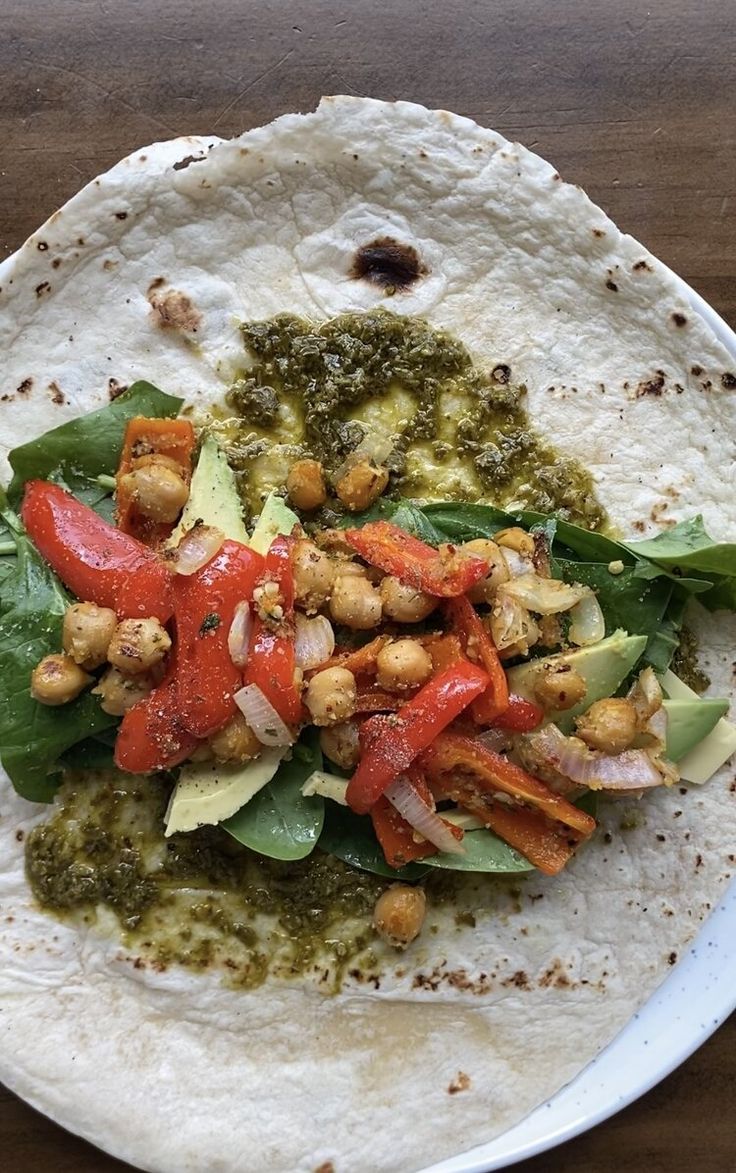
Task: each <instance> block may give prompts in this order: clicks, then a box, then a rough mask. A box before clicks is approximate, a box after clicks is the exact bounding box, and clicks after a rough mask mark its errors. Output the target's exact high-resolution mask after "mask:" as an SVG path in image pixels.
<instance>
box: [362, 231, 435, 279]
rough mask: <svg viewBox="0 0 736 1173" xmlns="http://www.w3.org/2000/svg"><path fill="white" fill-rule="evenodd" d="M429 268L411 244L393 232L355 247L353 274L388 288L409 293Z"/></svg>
mask: <svg viewBox="0 0 736 1173" xmlns="http://www.w3.org/2000/svg"><path fill="white" fill-rule="evenodd" d="M427 272H428V269H427V266H426V265H425V264H424V263H423V261H422V260H421V258H420V256H419V253H418V252H417V250H416V249H415V248H414V246H413V245H412V244H401V243H400V241H398V240H394V239H393V237H391V236H379V237H376V239H375V240H371V241H369V243H368V244H362V245H361V246H360V248H359V249H358V250H357V251H356V253H355V257H354V258H353V264H352V267H351V269H350V276H351V277H353V278H355V279H356V280H361V279H362V280H365V281H368V282H370V283H371V284H372V285H378V286H380V287H381V288H382V289H384V290H386V292H388V291H389V290H391V291H395V292H397V293H406V291H407V290H408V289H410V288H411V287H412V285H413V284H414V283H415V282H416V281H418V280H419V278H420V277H424V276H425V275H426V274H427Z"/></svg>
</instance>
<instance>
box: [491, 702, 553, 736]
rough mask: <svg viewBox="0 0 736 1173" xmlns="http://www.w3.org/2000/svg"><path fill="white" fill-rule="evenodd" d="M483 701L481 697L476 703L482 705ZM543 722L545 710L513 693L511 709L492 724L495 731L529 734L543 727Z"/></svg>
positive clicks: (496, 718)
mask: <svg viewBox="0 0 736 1173" xmlns="http://www.w3.org/2000/svg"><path fill="white" fill-rule="evenodd" d="M483 700H484V698H483V697H479V698H478V701H477V702H476V703H478V704H481V703H482V702H483ZM543 720H544V709H542V708H540V706H539V705H535V704H534V702H533V701H527V700H525V699H524V697H523V696H516V695H515V694H513V693H512V694H511V696H509V707H508V708H507V709H506V710H505V712H503V713H501V715H500V716H499V717H494V719H493V722H492V723H493V727H494V728H495V729H509V730H511V732H512V733H529V732H530V730H532V729H536V728H537V726H538V725H541V723H542V721H543Z"/></svg>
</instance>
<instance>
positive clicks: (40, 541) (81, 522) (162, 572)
mask: <svg viewBox="0 0 736 1173" xmlns="http://www.w3.org/2000/svg"><path fill="white" fill-rule="evenodd" d="M21 517H22V519H23V524H24V525H25V527H26V530H27V531H28V534H29V535H30V537H31V539H32V540H33V542H34V544H35V545H36V547H37V549H38V550H39V552H40V553H41V554H42V555H43V557H44V558H45V559H46V561H47V562H48V563H49V565H50V566H51V567H52V569H53V570H55V571H56V573H57V574H58V576H59V578H60V579H61V581H62V582H63V583H64V584H65V586H67V587H68V588H69V590H70V591H72V592H73V594H75V595H76V596H77V598H78V599H82V600H84V601H85V602H91V603H97V605H98V606H99V607H111V608H112V609H113V610H114V611H115V613H116V614H117V616H118V618H119V619H138V618H141V617H143V616H152V617H154V618H156V619H159V620H160V621H161V622H162V623H165V622H166V621H167V619H170V618H171V614H172V611H173V596H172V580H173V576H172V574H171V571H170V570H168V569H167V567H166V566H164V564H163V562H161V561H160V559H159V558H157V556H156V554H154V552H153V550H150V549H149V548H148V547H147V546H144V545H143V544H142V543H141V542H139V541H137V540H136V538H133V537H131V536H130V535H129V534H124V533H121V531H120V530H119V529H116V528H115V526H114V525H110V523H109V522H107V521H105V520H104V518H102V517H100V516H99V514H97V513H95V511H94V510H93V509H90V508H89V506H88V505H83V504H82V502H81V501H77V499H76V498H75V497H72V495H71V493H67V492H66V490H65V489H62V488H60V487H59V485H53V484H51V483H50V482H48V481H29V482H28V484H27V485H26V487H25V493H24V496H23V505H22V507H21Z"/></svg>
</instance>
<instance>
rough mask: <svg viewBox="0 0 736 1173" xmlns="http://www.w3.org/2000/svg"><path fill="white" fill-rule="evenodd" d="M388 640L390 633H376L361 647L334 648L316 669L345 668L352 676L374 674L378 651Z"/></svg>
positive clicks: (389, 639) (319, 670)
mask: <svg viewBox="0 0 736 1173" xmlns="http://www.w3.org/2000/svg"><path fill="white" fill-rule="evenodd" d="M390 642H391V636H390V635H377V636H376V638H375V639H372V640H369V642H368V643H367V644H363V647H362V648H355V650H354V651H350V650H349V649H345V648H339V647H338V648H335V653H334V655H332V656H331V657H330V659H329V660H326V661H325V663H324V664H321V665H320V667H319V668H318V669H317V671H318V672H322V671H323V669H325V668H347V670H348V672H352V674H353V676H364V675H367V674H368V673H369V672H372V673H374V674H375V671H376V658H377V656H378V653H379V652H380V651H381V649H382V648H385V646H386V644H387V643H390Z"/></svg>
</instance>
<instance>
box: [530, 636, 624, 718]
mask: <svg viewBox="0 0 736 1173" xmlns="http://www.w3.org/2000/svg"><path fill="white" fill-rule="evenodd" d="M646 646H647V637H646V636H645V635H627V634H626V632H625V631H623V630H621V629H619V630H618V631H614V633H613V635H609V636H607V638H606V639H602V640H600V642H599V643H597V644H591V645H590V647H587V648H577V649H576V650H575V651H574V652H558V653H557V654H556V655H554V656H541V657H539V658H538V659H536V660H529V661H528V662H527V663H526V664H519V665H518V666H517V667H516V668H511V669H509V672H508V680H509V689H510V691H511V692H512V693H516V694H517V696H523V697H524V698H525V699H526V700H529V701H533V700H535V699H536V698H535V695H534V685H535V683H536V681H537V679H538V677H539V676H540V674H541V673H542V672H544V671H545V670H546V669H547V668H549V667H554V666H558V665H562V664H567V665H569V666H570V668H574V669H575V671H576V672H579V673H580V675H581V676H582V678H583V680H584V681H585V683H586V685H587V691H586V693H585V696H584V697H583V699H582V701H581V702H580V704H578V705H575V706H574V707H573V708H571V709H565V710H564V711H561V710H560V711H558V712H552V713H548V714H547V716H548V717H549V719H550V720H551V721H554V722H555V724H556V725H557V726H558V727H559V728H560V729H561V730H562V732H563V733H569V732H570V730H571V729H572V726H573V718H574V717H576V716H578V714H579V713H584V712H585V710H586V709H589V708H590V706H591V705H592V704H593V701H599V700H602V699H603V697H607V696H613V694H614V693H615V692H616V690H617V689H618V688H619V687H620V685H621V684H622V683H623V681H624V680H625V679H626V677H627V676H628V674H629V672H630V671H631V669H632V668H633V667H634V665H635V664H636V661H637V660H638V659H639V657H640V656H641V654H642V652H643V651H644V649H645V647H646Z"/></svg>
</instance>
